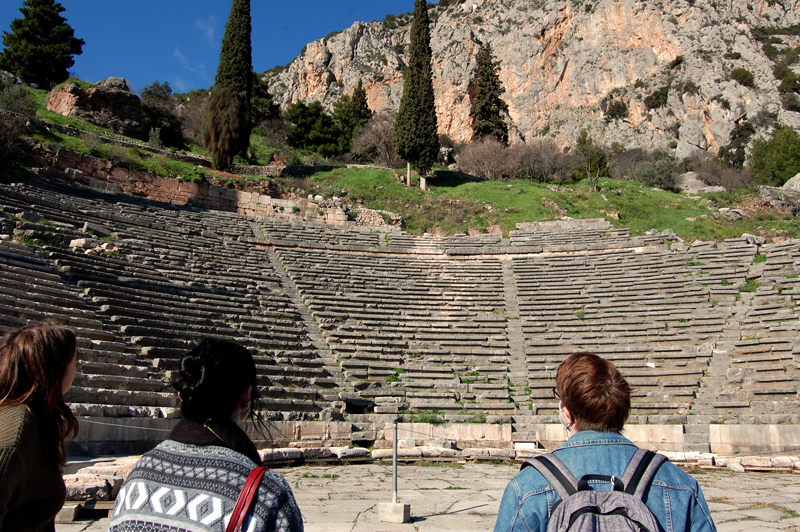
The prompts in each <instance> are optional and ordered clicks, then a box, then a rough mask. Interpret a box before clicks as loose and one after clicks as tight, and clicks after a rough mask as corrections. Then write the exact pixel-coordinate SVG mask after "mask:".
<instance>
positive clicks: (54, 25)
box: [0, 0, 86, 89]
mask: <svg viewBox="0 0 800 532" xmlns="http://www.w3.org/2000/svg"><path fill="white" fill-rule="evenodd" d="M19 10H20V12H21V13H22V15H23V16H22V18H16V19H14V20H13V21H12V22H11V33H9V32H7V31H4V32H3V44H4V45H5V47H6V48H5V50H3V52H2V54H0V69H3V70H8V71H10V72H13V73H14V74H16V75H17V77H18V78H19V79H21V80H22V81H24V82H25V83H33V84H35V85H36V86H38V87H39V88H42V89H49V88H50V85H51V84H55V83H61V82H62V81H65V80H66V79H67V78H68V77H69V73H68V70H69V69H70V68H72V66H73V65H74V64H75V60H74V59H73V57H74V56H76V55H80V54H81V53H82V52H83V45H84V44H86V42H85V41H84V40H83V39H78V38H76V37H75V31H74V30H73V29H72V27H71V26H70V25H69V24H67V19H65V18H64V17H62V16H61V13H63V12H64V11H65V9H64V7H62V6H61V4H60V3H58V2H54V0H25V1H24V2H22V7H21V8H19Z"/></svg>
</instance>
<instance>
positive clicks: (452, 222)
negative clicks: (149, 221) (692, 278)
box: [31, 90, 800, 241]
mask: <svg viewBox="0 0 800 532" xmlns="http://www.w3.org/2000/svg"><path fill="white" fill-rule="evenodd" d="M31 92H32V93H33V94H34V96H35V98H36V101H37V104H38V107H39V111H38V112H37V117H38V118H39V120H41V121H43V122H45V123H46V122H51V123H57V124H61V125H69V126H73V127H75V128H77V129H80V130H82V131H86V132H90V133H94V134H97V135H100V136H108V137H118V136H119V135H115V134H112V133H111V132H109V131H107V130H103V129H102V128H99V127H97V126H94V125H92V124H88V123H85V122H82V121H80V120H76V119H72V118H66V117H63V116H60V115H57V114H54V113H51V112H49V111H46V110H45V109H44V100H45V98H46V93H45V92H44V91H36V90H31ZM33 137H34V139H35V140H37V141H39V142H46V143H50V144H51V145H53V144H54V145H59V146H65V147H67V148H69V149H73V150H77V151H80V152H83V153H89V154H92V155H95V156H97V157H102V158H105V159H109V160H111V161H112V163H113V164H118V165H120V166H126V167H129V168H135V169H139V170H145V171H150V172H153V173H155V174H158V175H162V176H167V177H175V178H180V179H189V180H194V181H204V180H214V181H215V182H220V183H222V184H224V185H227V186H230V187H235V188H242V189H247V188H251V187H252V188H259V189H262V190H263V189H264V187H263V186H260V185H263V183H259V181H261V180H263V179H264V178H259V177H255V176H239V177H235V178H233V177H232V176H230V175H229V174H217V173H215V172H213V171H212V170H210V169H206V168H200V167H197V166H193V165H190V164H186V163H179V162H177V161H174V160H172V159H170V158H169V157H168V156H167V155H163V154H154V153H151V152H148V151H146V150H143V149H138V148H120V147H114V146H110V145H107V144H104V143H103V142H102V141H96V140H84V139H79V138H76V137H72V136H68V135H64V134H61V133H58V132H56V131H54V130H48V128H46V127H42V128H40V129H39V130H38V131H37V132H36V133H35V134H34V135H33ZM251 144H252V149H251V152H252V153H253V160H251V161H240V162H242V163H250V164H267V163H268V162H269V159H270V157H271V155H272V154H273V153H274V152H276V151H279V149H278V148H273V147H270V146H265V143H264V141H263V139H261V138H259V137H255V136H254V137H253V139H252V142H251ZM283 150H284V152H285V151H286V150H287V148H283ZM190 151H191V152H192V153H196V154H200V155H202V154H203V150H202V148H200V147H198V146H191V147H190ZM293 158H294V159H295V160H298V161H317V160H318V159H319V157H318V156H316V155H315V154H311V153H310V152H302V151H296V150H295V151H293ZM399 173H400V172H399V171H398V174H399ZM275 181H276V182H275V183H273V184H272V185H273V186H271V187H270V189H278V190H284V191H286V193H287V194H289V193H290V192H292V193H294V194H297V195H298V196H300V197H304V196H305V195H307V194H321V195H323V196H325V197H332V196H339V197H342V198H344V199H345V200H346V201H348V202H350V203H352V204H355V203H357V202H362V203H363V205H364V206H365V207H368V208H372V209H380V210H387V211H392V212H396V213H398V214H400V215H401V216H403V218H404V219H405V220H406V223H407V230H408V231H410V232H414V233H423V232H435V233H444V234H450V233H458V232H467V231H481V232H484V231H499V230H502V231H503V232H504V233H508V231H510V230H513V229H514V228H515V224H517V223H519V222H530V221H540V220H557V219H560V218H561V217H564V216H568V217H571V218H597V217H606V216H608V217H609V218H610V219H611V221H612V222H613V223H614V224H615V225H617V226H620V227H629V228H630V229H631V230H632V232H633V233H634V234H642V233H644V232H646V231H648V230H651V229H656V230H658V231H663V230H666V229H672V230H674V231H675V233H676V234H677V235H678V236H680V237H681V238H684V239H685V240H687V241H693V240H696V239H700V240H723V239H725V238H731V237H738V236H740V235H741V234H742V233H753V234H760V235H763V236H766V237H768V238H774V237H796V236H798V234H800V222H799V221H798V220H797V219H795V218H794V217H793V216H791V214H788V213H782V212H779V211H777V210H775V209H771V208H767V207H765V206H764V205H763V202H762V201H761V200H760V199H759V198H758V195H757V191H755V190H743V191H736V192H732V193H715V194H705V195H702V196H690V195H687V194H675V193H672V192H665V191H662V190H658V189H652V188H649V187H647V186H645V185H643V184H641V183H637V182H633V181H620V180H613V179H601V181H600V191H599V192H594V191H592V190H591V188H590V187H589V184H588V183H587V182H586V181H578V182H568V183H566V184H563V185H560V186H556V185H554V184H544V183H537V182H532V181H528V180H514V181H488V180H483V179H479V178H472V177H469V176H464V175H460V174H454V173H450V172H439V173H437V177H434V178H432V179H430V180H429V181H428V184H429V188H430V190H428V191H426V192H422V191H421V190H420V189H419V188H418V186H417V187H415V188H407V187H406V186H405V185H404V184H403V182H402V179H398V176H397V175H396V173H395V172H394V171H392V170H382V169H374V168H337V169H334V170H331V171H320V172H309V173H308V174H307V175H305V176H302V177H296V178H280V179H277V180H275ZM721 207H730V208H742V209H743V210H744V211H745V212H746V216H745V218H744V219H743V220H740V221H738V222H729V221H725V220H723V219H722V218H719V217H717V216H715V214H716V213H717V211H718V209H719V208H721ZM617 215H618V217H619V219H618V220H617V219H616V216H617Z"/></svg>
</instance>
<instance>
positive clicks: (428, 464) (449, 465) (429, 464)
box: [402, 460, 464, 469]
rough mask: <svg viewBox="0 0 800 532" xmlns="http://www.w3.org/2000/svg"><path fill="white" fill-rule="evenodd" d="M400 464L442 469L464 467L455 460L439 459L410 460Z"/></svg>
mask: <svg viewBox="0 0 800 532" xmlns="http://www.w3.org/2000/svg"><path fill="white" fill-rule="evenodd" d="M402 465H411V466H417V467H439V468H442V469H464V466H463V465H461V464H459V463H457V462H440V461H434V462H431V461H428V460H418V461H416V462H411V463H408V464H405V463H404V464H402Z"/></svg>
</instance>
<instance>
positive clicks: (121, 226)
mask: <svg viewBox="0 0 800 532" xmlns="http://www.w3.org/2000/svg"><path fill="white" fill-rule="evenodd" d="M15 188H16V190H12V191H11V192H12V193H11V194H8V195H2V192H3V191H0V202H1V203H2V204H4V205H5V206H6V208H7V209H8V210H14V208H15V207H16V206H18V205H19V202H24V203H25V205H26V207H27V208H28V209H29V210H32V211H37V210H38V213H39V214H40V215H41V216H44V217H45V218H46V220H45V222H46V224H43V227H45V228H47V227H50V225H48V224H52V223H53V222H51V221H50V219H49V218H50V217H53V214H56V215H58V217H59V222H58V223H60V224H64V225H66V226H67V227H72V229H73V231H72V234H70V235H69V236H70V237H73V236H76V234H75V228H76V227H82V226H83V224H85V223H86V219H87V218H88V219H89V220H90V222H91V223H92V224H96V223H98V220H102V219H103V218H102V216H100V215H102V214H104V213H107V211H109V212H111V213H112V214H114V213H115V212H116V211H117V209H116V204H114V202H113V201H112V200H113V199H114V197H109V196H104V197H103V196H101V198H102V201H100V200H98V199H97V198H96V197H95V193H92V192H88V193H86V192H84V191H80V192H76V193H74V194H73V195H72V196H69V195H68V194H69V192H70V191H73V192H74V189H75V187H52V188H50V187H40V188H37V189H36V190H35V191H33V192H34V193H31V192H32V191H31V190H28V189H25V187H22V186H20V187H15ZM55 188H60V190H54V189H55ZM20 189H23V190H20ZM81 192H84V193H85V195H86V197H82V194H81ZM48 193H51V194H52V197H48ZM66 198H68V199H69V202H68V203H69V204H70V205H71V206H72V208H71V209H69V210H59V209H58V208H57V207H54V205H56V206H57V205H59V204H62V203H64V204H66V203H67V202H66V201H64V200H65V199H66ZM126 207H127V208H128V209H129V210H130V209H131V206H130V205H129V204H126ZM134 207H135V208H136V209H138V206H136V205H134ZM149 210H155V212H158V213H159V214H160V216H161V218H163V219H164V223H163V224H161V225H159V224H160V222H154V221H153V219H152V218H151V217H149V216H148V211H149ZM54 211H55V212H54ZM181 212H182V211H181V210H177V209H166V211H165V212H162V211H161V210H159V209H158V208H154V207H153V205H147V204H145V206H144V208H143V209H141V210H140V212H139V213H138V215H137V216H136V217H134V216H130V215H129V214H126V215H125V218H124V220H121V219H117V220H115V221H114V232H113V233H111V234H113V237H112V238H113V244H114V246H116V247H117V249H118V251H116V252H115V253H112V254H108V253H100V254H97V255H86V254H84V253H82V252H78V251H76V250H70V249H66V248H64V247H62V246H63V239H56V238H53V237H52V236H51V235H50V234H48V233H47V232H46V231H39V232H38V233H34V234H35V235H36V236H38V237H41V239H42V240H41V242H43V248H42V249H41V250H40V251H39V252H38V255H39V256H40V257H42V259H41V260H42V263H43V264H46V265H49V266H54V267H57V268H59V270H60V271H59V276H60V278H59V281H60V282H62V283H67V284H69V285H70V286H71V289H72V290H73V291H74V292H75V293H77V294H78V296H79V297H81V298H83V300H84V303H85V304H87V305H88V306H89V307H91V308H92V309H93V311H94V312H95V313H96V315H97V316H98V317H99V318H100V319H102V320H103V322H104V323H105V324H106V326H107V327H109V328H111V329H114V330H115V331H116V333H117V334H118V335H119V336H121V337H123V338H124V339H125V340H126V342H127V343H128V348H129V349H130V350H133V351H134V352H138V353H141V354H142V355H144V356H143V357H140V358H141V359H142V360H143V361H148V362H150V367H151V368H152V370H153V372H154V373H156V374H160V375H161V378H160V379H156V380H155V381H153V382H159V386H160V387H162V388H163V389H164V390H165V392H164V396H163V397H162V396H155V395H153V393H154V392H152V390H151V389H150V388H152V386H150V385H148V384H147V383H146V382H144V381H142V382H140V381H137V380H136V378H125V379H122V378H120V376H119V375H115V374H114V373H113V371H111V370H110V369H108V368H105V369H104V368H103V367H100V366H97V365H93V366H92V367H91V369H92V372H93V374H92V377H91V380H92V382H93V383H94V384H96V386H88V385H87V386H86V387H83V388H81V387H77V388H76V389H75V391H74V394H73V395H74V399H73V402H74V403H75V405H76V411H79V412H81V413H85V412H89V411H91V412H98V411H102V412H105V413H109V414H113V415H122V414H123V412H122V408H121V406H122V405H137V402H136V401H137V400H136V399H133V400H132V399H131V397H130V394H127V393H117V394H116V396H114V394H112V393H110V392H109V391H108V390H107V388H109V387H116V388H123V387H124V389H125V391H128V390H131V389H134V388H138V389H139V391H141V392H142V394H141V395H140V397H141V402H140V404H139V406H141V407H142V409H140V411H141V412H143V413H145V414H146V415H157V416H163V415H169V414H170V411H166V410H165V411H161V412H155V411H154V410H153V409H154V408H156V409H157V408H162V409H163V408H173V407H174V406H175V401H174V397H173V394H172V393H171V391H169V390H168V389H167V387H166V384H165V383H164V380H165V378H168V376H169V370H171V369H174V367H175V364H176V360H177V357H178V356H179V355H180V354H182V353H183V352H185V350H186V348H187V347H188V346H189V345H191V342H192V341H193V340H197V339H199V338H201V337H208V336H212V337H213V336H217V337H220V338H226V339H234V340H237V341H240V342H242V343H244V344H245V345H248V346H249V347H253V348H255V349H257V350H258V352H259V353H260V355H259V359H260V360H259V364H261V365H262V366H263V372H262V375H263V384H264V385H265V389H266V390H267V400H268V401H272V400H274V403H268V404H267V405H266V406H268V407H278V408H277V410H279V411H281V410H285V409H287V408H288V410H292V411H293V410H305V411H309V410H319V409H320V408H321V407H322V406H324V405H318V404H316V403H315V402H314V400H315V399H317V398H318V397H319V394H318V393H311V392H310V391H309V390H312V391H313V390H315V389H319V390H326V389H328V388H330V387H331V386H333V385H334V384H335V383H331V382H329V377H330V376H329V374H328V373H327V372H326V371H325V370H324V363H323V362H322V361H321V360H320V359H319V356H318V355H317V354H316V353H315V352H314V351H313V350H312V349H311V344H310V341H309V338H308V335H307V332H306V330H305V327H304V326H303V324H302V321H301V320H300V315H299V312H298V311H297V309H295V308H294V307H293V305H292V303H291V301H290V300H289V299H288V298H287V297H286V295H285V294H284V293H283V292H282V288H281V286H280V283H281V280H280V278H279V277H278V276H277V275H275V273H274V272H272V271H271V267H270V266H269V261H268V260H267V258H266V255H265V254H266V252H265V251H264V250H260V249H257V248H254V247H253V246H248V245H245V244H240V243H238V242H236V241H232V240H221V239H219V238H212V237H210V236H209V237H206V236H203V235H202V234H201V232H200V231H194V230H189V231H187V230H183V231H181V232H178V233H177V234H176V233H174V232H173V231H172V230H171V228H172V227H173V225H172V224H175V223H178V221H176V220H171V219H170V216H169V215H170V214H175V213H181ZM84 213H90V214H84ZM153 218H156V217H153ZM213 218H214V215H213V214H211V213H209V214H207V215H205V216H204V219H213ZM198 219H199V218H198ZM140 222H142V223H141V224H140ZM180 223H183V221H180ZM248 227H249V226H248ZM58 229H61V228H58ZM83 236H87V235H85V234H84V235H83ZM42 310H45V309H41V308H40V309H39V311H42ZM46 310H47V311H49V314H48V313H43V312H39V311H37V312H34V313H32V314H31V316H30V319H41V318H42V317H45V316H47V315H52V314H53V311H54V310H55V309H53V308H48V309H46ZM295 359H296V360H297V363H298V367H299V368H301V369H299V370H298V369H294V366H293V362H294V360H295ZM126 377H127V375H126ZM123 381H124V382H123ZM84 388H85V389H84ZM82 390H83V391H82ZM297 390H302V393H298V391H297ZM134 395H135V394H134ZM300 396H302V399H298V397H300ZM309 397H313V399H309ZM287 398H290V399H289V400H288V401H287ZM87 401H88V402H91V404H92V405H94V406H93V407H92V408H81V407H80V406H79V405H81V404H84V405H86V404H89V403H87ZM100 403H102V404H105V405H107V406H108V408H103V409H100V408H97V407H96V406H97V405H99V404H100ZM114 405H117V406H119V407H120V408H111V406H114ZM109 408H111V410H109ZM134 410H135V409H134ZM134 410H131V411H134ZM135 413H136V412H135V411H134V415H135Z"/></svg>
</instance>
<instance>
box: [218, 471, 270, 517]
mask: <svg viewBox="0 0 800 532" xmlns="http://www.w3.org/2000/svg"><path fill="white" fill-rule="evenodd" d="M266 471H267V468H266V467H256V468H255V469H253V470H252V471H250V474H249V475H248V476H247V480H246V481H245V482H244V487H243V488H242V492H241V493H240V494H239V499H237V501H236V506H234V507H233V513H232V514H231V519H230V521H228V527H227V528H226V529H225V532H238V530H239V529H240V528H241V527H242V523H243V522H244V517H245V516H246V515H247V512H248V511H249V510H250V506H252V504H253V499H254V498H255V496H256V493H257V492H258V485H259V484H260V483H261V477H263V476H264V473H266Z"/></svg>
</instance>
